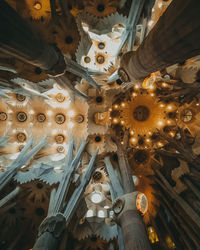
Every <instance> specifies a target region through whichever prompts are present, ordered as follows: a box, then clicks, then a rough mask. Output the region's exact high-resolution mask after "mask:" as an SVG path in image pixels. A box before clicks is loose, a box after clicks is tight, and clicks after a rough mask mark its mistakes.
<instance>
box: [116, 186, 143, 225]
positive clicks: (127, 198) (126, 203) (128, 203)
mask: <svg viewBox="0 0 200 250" xmlns="http://www.w3.org/2000/svg"><path fill="white" fill-rule="evenodd" d="M147 207H148V201H147V198H146V196H145V195H144V194H143V193H141V192H138V191H135V192H132V193H128V194H125V195H123V196H121V197H119V198H117V199H116V200H115V201H114V203H113V211H114V213H115V220H116V221H117V222H119V221H120V218H121V217H122V216H123V214H125V213H126V212H127V211H139V212H140V213H142V214H144V213H145V212H146V211H147Z"/></svg>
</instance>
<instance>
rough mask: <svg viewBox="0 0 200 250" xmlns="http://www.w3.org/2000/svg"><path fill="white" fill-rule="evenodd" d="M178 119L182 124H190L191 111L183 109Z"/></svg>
mask: <svg viewBox="0 0 200 250" xmlns="http://www.w3.org/2000/svg"><path fill="white" fill-rule="evenodd" d="M180 118H181V120H182V121H183V122H184V123H188V122H191V121H192V119H193V111H192V110H191V109H188V108H186V109H183V110H182V111H181V114H180Z"/></svg>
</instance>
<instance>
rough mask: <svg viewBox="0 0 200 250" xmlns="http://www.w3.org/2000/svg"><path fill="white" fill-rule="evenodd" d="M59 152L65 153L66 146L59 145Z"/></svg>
mask: <svg viewBox="0 0 200 250" xmlns="http://www.w3.org/2000/svg"><path fill="white" fill-rule="evenodd" d="M57 152H58V153H64V152H65V148H64V147H63V146H58V147H57Z"/></svg>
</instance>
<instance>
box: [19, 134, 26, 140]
mask: <svg viewBox="0 0 200 250" xmlns="http://www.w3.org/2000/svg"><path fill="white" fill-rule="evenodd" d="M17 140H18V141H19V142H25V141H26V135H25V134H24V133H18V134H17Z"/></svg>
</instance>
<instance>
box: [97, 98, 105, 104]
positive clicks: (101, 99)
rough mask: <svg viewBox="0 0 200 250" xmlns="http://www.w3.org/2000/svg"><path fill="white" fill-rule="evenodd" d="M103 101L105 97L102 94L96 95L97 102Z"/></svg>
mask: <svg viewBox="0 0 200 250" xmlns="http://www.w3.org/2000/svg"><path fill="white" fill-rule="evenodd" d="M102 102H103V97H102V96H97V97H96V103H97V104H101V103H102Z"/></svg>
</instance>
